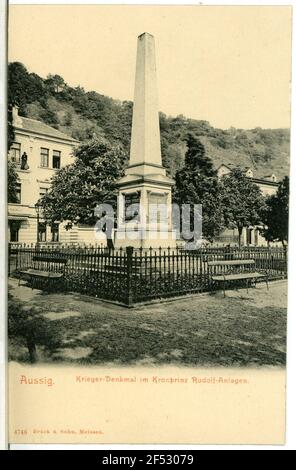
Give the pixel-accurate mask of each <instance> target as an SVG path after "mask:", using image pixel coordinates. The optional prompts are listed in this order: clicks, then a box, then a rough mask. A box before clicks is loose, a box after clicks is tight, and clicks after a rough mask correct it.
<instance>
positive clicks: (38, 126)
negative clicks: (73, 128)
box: [15, 116, 78, 142]
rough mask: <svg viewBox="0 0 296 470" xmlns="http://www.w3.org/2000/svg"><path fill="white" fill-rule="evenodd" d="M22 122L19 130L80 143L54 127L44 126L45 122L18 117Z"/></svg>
mask: <svg viewBox="0 0 296 470" xmlns="http://www.w3.org/2000/svg"><path fill="white" fill-rule="evenodd" d="M18 117H19V119H21V121H22V125H16V126H15V127H16V128H17V129H23V130H24V131H29V132H33V133H36V134H42V135H46V136H48V137H55V138H57V139H62V140H68V141H71V142H78V141H77V140H75V139H73V137H70V136H69V135H67V134H64V133H63V132H61V131H59V130H58V129H54V128H53V127H50V126H48V125H47V124H44V122H41V121H36V119H29V118H26V117H23V116H18Z"/></svg>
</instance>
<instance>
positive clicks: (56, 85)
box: [44, 73, 66, 93]
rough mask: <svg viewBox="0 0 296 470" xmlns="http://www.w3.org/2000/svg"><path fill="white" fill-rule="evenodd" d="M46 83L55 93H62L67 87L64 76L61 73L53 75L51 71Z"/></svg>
mask: <svg viewBox="0 0 296 470" xmlns="http://www.w3.org/2000/svg"><path fill="white" fill-rule="evenodd" d="M44 83H45V85H46V86H47V87H48V88H49V89H50V90H52V91H53V92H54V93H60V92H61V91H63V89H64V88H65V87H66V83H65V81H64V79H63V77H61V76H60V75H52V74H51V73H50V74H48V75H47V78H46V80H44Z"/></svg>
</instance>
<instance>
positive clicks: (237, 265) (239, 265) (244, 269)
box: [208, 259, 269, 297]
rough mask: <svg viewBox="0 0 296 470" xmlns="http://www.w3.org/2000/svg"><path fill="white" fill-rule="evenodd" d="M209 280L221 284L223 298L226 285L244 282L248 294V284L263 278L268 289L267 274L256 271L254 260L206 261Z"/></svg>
mask: <svg viewBox="0 0 296 470" xmlns="http://www.w3.org/2000/svg"><path fill="white" fill-rule="evenodd" d="M208 268H209V274H210V278H211V280H212V281H213V282H216V283H223V290H224V297H225V288H226V284H227V283H230V282H238V281H241V280H245V281H246V284H247V292H249V282H255V287H256V283H257V280H258V279H260V278H265V282H266V287H267V289H268V288H269V287H268V273H267V271H266V272H265V273H263V272H258V271H256V266H255V260H254V259H237V260H228V261H226V260H223V261H208Z"/></svg>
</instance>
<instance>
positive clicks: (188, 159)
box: [173, 133, 224, 241]
mask: <svg viewBox="0 0 296 470" xmlns="http://www.w3.org/2000/svg"><path fill="white" fill-rule="evenodd" d="M186 143H187V151H186V154H185V165H184V167H183V168H182V169H181V170H179V171H177V172H176V176H175V180H176V185H175V188H174V192H173V198H174V202H176V203H177V204H178V205H179V207H181V205H182V204H190V205H191V206H193V205H194V204H201V205H202V235H203V238H205V239H207V240H210V241H212V240H213V239H214V237H215V236H217V235H218V234H219V233H220V232H221V231H222V230H223V228H224V225H223V211H222V206H221V191H220V184H219V180H218V176H217V171H216V170H215V169H214V167H213V163H212V161H211V159H210V158H209V157H208V156H207V155H206V153H205V148H204V146H203V145H202V143H201V142H200V141H199V140H198V139H197V138H196V137H195V136H194V135H193V134H191V133H190V134H188V135H187V138H186ZM190 229H191V231H192V230H193V217H192V214H191V220H190Z"/></svg>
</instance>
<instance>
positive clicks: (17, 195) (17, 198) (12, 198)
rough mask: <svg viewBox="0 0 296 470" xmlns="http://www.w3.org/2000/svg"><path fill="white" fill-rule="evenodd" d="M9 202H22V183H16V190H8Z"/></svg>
mask: <svg viewBox="0 0 296 470" xmlns="http://www.w3.org/2000/svg"><path fill="white" fill-rule="evenodd" d="M8 202H9V203H10V204H20V203H21V184H20V183H16V185H15V190H14V192H10V191H9V192H8Z"/></svg>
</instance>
